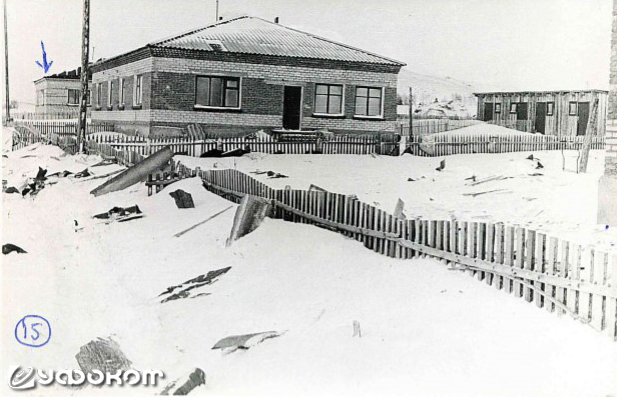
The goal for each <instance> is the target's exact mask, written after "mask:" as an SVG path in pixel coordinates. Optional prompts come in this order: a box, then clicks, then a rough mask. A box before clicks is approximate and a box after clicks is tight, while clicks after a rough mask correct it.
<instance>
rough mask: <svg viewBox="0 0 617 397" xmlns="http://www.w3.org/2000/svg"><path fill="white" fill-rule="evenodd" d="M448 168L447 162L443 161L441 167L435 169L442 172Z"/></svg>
mask: <svg viewBox="0 0 617 397" xmlns="http://www.w3.org/2000/svg"><path fill="white" fill-rule="evenodd" d="M445 168H446V160H445V159H443V160H441V162H440V163H439V167H437V168H435V169H436V170H437V171H439V172H441V171H443V170H444V169H445Z"/></svg>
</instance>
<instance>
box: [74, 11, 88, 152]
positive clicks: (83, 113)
mask: <svg viewBox="0 0 617 397" xmlns="http://www.w3.org/2000/svg"><path fill="white" fill-rule="evenodd" d="M89 49H90V0H84V20H83V29H82V33H81V76H80V77H81V102H80V105H79V124H78V126H77V150H78V151H79V153H83V152H84V142H85V140H86V125H87V117H88V114H87V112H88V94H89V92H88V62H89V60H90V56H89Z"/></svg>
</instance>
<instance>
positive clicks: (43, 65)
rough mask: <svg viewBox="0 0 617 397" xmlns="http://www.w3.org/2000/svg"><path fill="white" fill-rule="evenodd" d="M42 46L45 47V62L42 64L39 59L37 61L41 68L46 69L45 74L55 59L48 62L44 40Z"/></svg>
mask: <svg viewBox="0 0 617 397" xmlns="http://www.w3.org/2000/svg"><path fill="white" fill-rule="evenodd" d="M41 48H43V64H42V65H41V63H40V62H39V61H36V64H37V65H39V66H40V67H41V68H43V70H44V71H45V74H47V71H48V70H49V68H50V67H51V65H53V63H54V61H51V62H49V63H47V53H46V52H45V44H43V41H42V40H41Z"/></svg>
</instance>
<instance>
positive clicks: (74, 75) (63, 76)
mask: <svg viewBox="0 0 617 397" xmlns="http://www.w3.org/2000/svg"><path fill="white" fill-rule="evenodd" d="M80 78H81V67H78V68H77V69H74V70H69V71H66V70H65V71H63V72H61V73H54V74H51V75H49V76H43V77H41V78H40V79H37V80H34V82H35V83H37V82H39V81H41V80H48V79H58V80H79V79H80ZM91 78H92V72H91V71H90V70H88V79H91Z"/></svg>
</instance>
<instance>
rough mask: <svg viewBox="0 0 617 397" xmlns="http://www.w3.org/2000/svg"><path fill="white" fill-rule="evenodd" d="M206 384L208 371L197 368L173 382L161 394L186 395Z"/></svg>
mask: <svg viewBox="0 0 617 397" xmlns="http://www.w3.org/2000/svg"><path fill="white" fill-rule="evenodd" d="M205 384H206V373H205V372H204V371H203V370H201V369H199V368H195V369H194V370H193V371H191V372H190V373H189V374H187V375H184V376H183V377H181V378H180V379H176V380H175V381H173V382H171V383H170V384H168V385H167V386H165V389H163V391H162V392H161V396H186V395H187V394H189V393H190V392H191V391H192V390H193V389H194V388H196V387H198V386H201V385H205Z"/></svg>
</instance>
